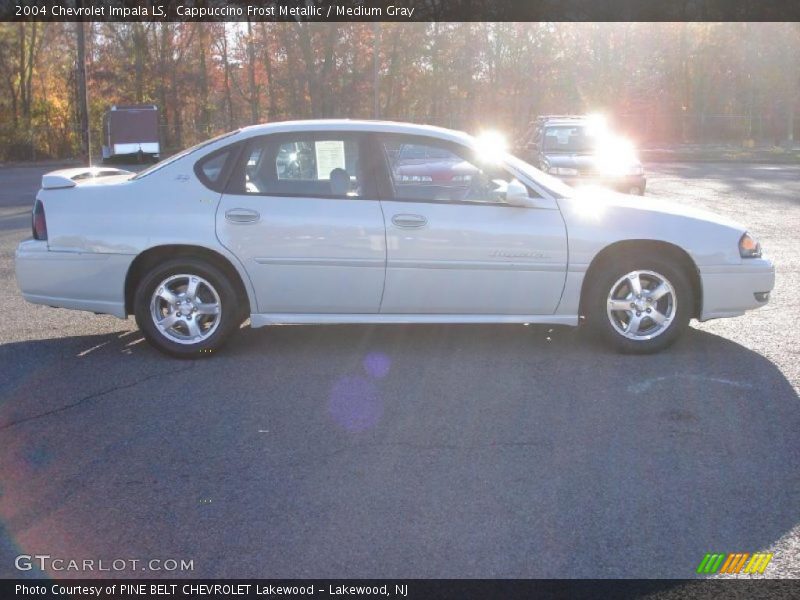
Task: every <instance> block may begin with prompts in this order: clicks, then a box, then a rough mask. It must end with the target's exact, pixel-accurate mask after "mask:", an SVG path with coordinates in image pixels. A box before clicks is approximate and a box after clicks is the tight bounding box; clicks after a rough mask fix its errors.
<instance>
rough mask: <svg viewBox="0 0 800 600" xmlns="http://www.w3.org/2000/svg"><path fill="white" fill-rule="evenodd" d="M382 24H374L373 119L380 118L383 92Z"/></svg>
mask: <svg viewBox="0 0 800 600" xmlns="http://www.w3.org/2000/svg"><path fill="white" fill-rule="evenodd" d="M380 27H381V24H380V23H378V22H377V21H376V22H374V23H373V24H372V95H373V104H372V118H373V119H378V118H380V113H381V101H380V98H381V94H380V92H381V90H380V63H379V60H378V59H379V55H378V49H379V47H380V35H381V29H380Z"/></svg>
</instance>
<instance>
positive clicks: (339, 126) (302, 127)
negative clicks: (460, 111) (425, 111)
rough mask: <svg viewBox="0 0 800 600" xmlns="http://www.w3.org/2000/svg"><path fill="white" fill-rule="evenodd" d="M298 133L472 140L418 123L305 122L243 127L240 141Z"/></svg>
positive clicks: (318, 120) (355, 120)
mask: <svg viewBox="0 0 800 600" xmlns="http://www.w3.org/2000/svg"><path fill="white" fill-rule="evenodd" d="M299 131H371V132H376V133H400V134H406V135H423V136H430V137H436V138H439V139H443V140H449V141H453V142H461V143H465V142H466V143H469V142H471V141H472V139H473V138H472V136H470V135H468V134H467V133H465V132H463V131H456V130H454V129H445V128H443V127H434V126H433V125H419V124H417V123H401V122H397V121H372V120H368V119H307V120H302V121H276V122H273V123H262V124H260V125H250V126H248V127H243V128H242V130H241V132H240V133H241V134H242V136H243V137H253V136H255V135H267V134H270V133H282V132H299Z"/></svg>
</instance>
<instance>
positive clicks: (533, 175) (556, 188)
mask: <svg viewBox="0 0 800 600" xmlns="http://www.w3.org/2000/svg"><path fill="white" fill-rule="evenodd" d="M506 162H507V163H508V164H509V165H510V166H511V167H513V168H514V169H517V170H518V171H521V172H522V173H523V174H524V175H526V176H527V177H528V178H529V179H532V180H533V181H535V182H536V183H538V184H539V185H541V186H542V187H545V188H547V189H548V190H549V191H551V192H553V193H554V194H556V195H557V196H561V197H562V198H570V197H572V196H574V195H575V190H574V189H573V188H571V187H570V186H568V185H567V184H566V183H564V182H563V181H561V180H560V179H557V178H555V177H553V176H552V175H548V174H547V173H545V172H543V171H540V170H539V169H537V168H536V167H534V166H533V165H529V164H528V163H526V162H525V161H524V160H521V159H519V158H517V157H516V156H513V155H511V154H508V155H506Z"/></svg>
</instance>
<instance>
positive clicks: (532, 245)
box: [16, 120, 775, 357]
mask: <svg viewBox="0 0 800 600" xmlns="http://www.w3.org/2000/svg"><path fill="white" fill-rule="evenodd" d="M492 141H493V140H492V139H491V138H486V139H483V138H473V137H471V136H468V135H466V134H463V133H459V132H455V131H449V130H445V129H438V128H434V127H425V126H420V125H409V124H400V123H380V122H369V121H364V122H360V121H346V120H337V121H302V122H285V123H273V124H268V125H259V126H253V127H247V128H244V129H241V130H239V131H236V132H233V133H229V134H226V135H223V136H221V137H218V138H215V139H212V140H210V141H208V142H206V143H203V144H200V145H199V146H195V147H194V148H190V149H189V150H186V151H185V152H183V153H181V154H178V155H176V156H173V157H172V158H170V159H168V160H166V161H163V162H161V163H159V164H157V165H155V166H153V167H151V168H150V169H148V170H146V171H142V172H141V173H139V174H137V175H133V174H132V173H129V172H126V171H120V170H116V169H95V170H90V169H71V170H64V171H56V172H54V173H49V174H47V175H45V176H44V177H43V178H42V189H41V190H40V191H39V193H38V195H37V198H36V204H35V206H34V209H33V239H29V240H26V241H23V242H22V243H21V244H20V246H19V248H18V249H17V254H16V271H17V280H18V283H19V287H20V288H21V290H22V293H23V295H24V297H25V299H26V300H28V301H29V302H35V303H38V304H46V305H49V306H57V307H64V308H72V309H78V310H87V311H93V312H96V313H108V314H112V315H116V316H118V317H123V318H124V317H126V316H127V315H129V314H133V315H135V316H136V321H137V323H138V325H139V327H140V328H141V330H142V333H143V334H144V335H145V336H146V337H147V339H148V340H149V341H150V342H151V343H152V344H154V345H155V346H156V347H157V348H159V349H161V350H163V351H165V352H167V353H169V354H172V355H176V356H184V357H185V356H201V355H207V354H208V353H210V352H211V351H214V350H216V349H217V348H219V347H220V345H221V344H222V343H223V341H224V340H225V339H226V338H227V337H228V336H229V335H230V334H231V333H232V332H234V331H235V330H236V329H237V328H238V327H239V325H240V324H241V323H242V322H243V321H244V320H246V319H247V318H248V317H249V318H250V323H251V326H252V327H261V326H262V325H272V324H289V323H303V324H310V323H552V324H562V325H577V324H578V323H579V320H580V317H581V316H585V318H586V321H587V325H588V326H590V327H592V328H594V329H595V330H596V331H597V332H598V334H600V335H601V336H603V337H604V338H606V339H607V340H608V341H609V342H611V343H612V344H613V345H614V346H616V347H617V348H618V349H620V350H622V351H629V352H653V351H656V350H659V349H662V348H664V347H666V346H667V345H669V344H670V343H671V342H673V341H674V340H675V339H676V338H677V337H678V336H679V335H680V333H681V332H682V331H683V330H684V329H685V328H686V327H687V325H688V322H689V320H690V319H691V318H693V317H695V318H698V319H700V320H706V319H714V318H718V317H733V316H737V315H741V314H742V313H744V311H746V310H748V309H752V308H757V307H759V306H762V305H764V304H765V303H766V302H767V300H768V297H769V292H770V291H771V290H772V287H773V284H774V278H775V275H774V269H773V266H772V263H771V262H770V261H769V260H767V259H766V258H763V257H762V256H761V247H760V245H759V244H758V242H756V240H755V239H754V238H753V237H752V236H751V235H750V234H748V233H747V232H746V231H745V229H744V228H742V227H741V226H739V225H737V224H735V223H731V222H726V221H723V220H722V219H720V218H718V217H715V216H713V215H709V214H705V213H701V212H698V211H694V210H691V209H689V208H685V207H679V206H673V205H668V204H661V203H656V202H655V201H653V200H648V201H643V200H642V199H641V198H633V197H625V196H622V195H614V194H613V193H611V192H602V191H594V192H591V193H590V192H580V191H575V190H573V189H572V188H570V187H567V186H565V185H564V184H562V183H561V182H559V181H557V180H556V179H554V178H552V177H550V176H548V175H546V174H544V173H542V172H541V171H539V170H537V169H535V168H534V167H532V166H530V165H528V164H526V163H525V162H523V161H521V160H519V159H517V158H514V157H512V156H510V155H508V154H505V153H504V152H501V151H500V150H499V149H498V148H496V147H495V144H493V143H492Z"/></svg>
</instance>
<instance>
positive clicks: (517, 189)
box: [505, 179, 536, 208]
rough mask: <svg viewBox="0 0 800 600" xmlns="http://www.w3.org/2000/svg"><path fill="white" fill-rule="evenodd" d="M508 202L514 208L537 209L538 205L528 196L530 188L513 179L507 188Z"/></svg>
mask: <svg viewBox="0 0 800 600" xmlns="http://www.w3.org/2000/svg"><path fill="white" fill-rule="evenodd" d="M505 199H506V202H507V203H508V204H511V205H512V206H522V207H525V208H535V207H536V203H535V202H534V201H533V199H532V198H531V197H530V196H528V188H526V187H525V186H524V185H523V184H522V183H520V182H519V181H517V180H516V179H513V180H511V181H509V182H508V185H507V186H506V198H505Z"/></svg>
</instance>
